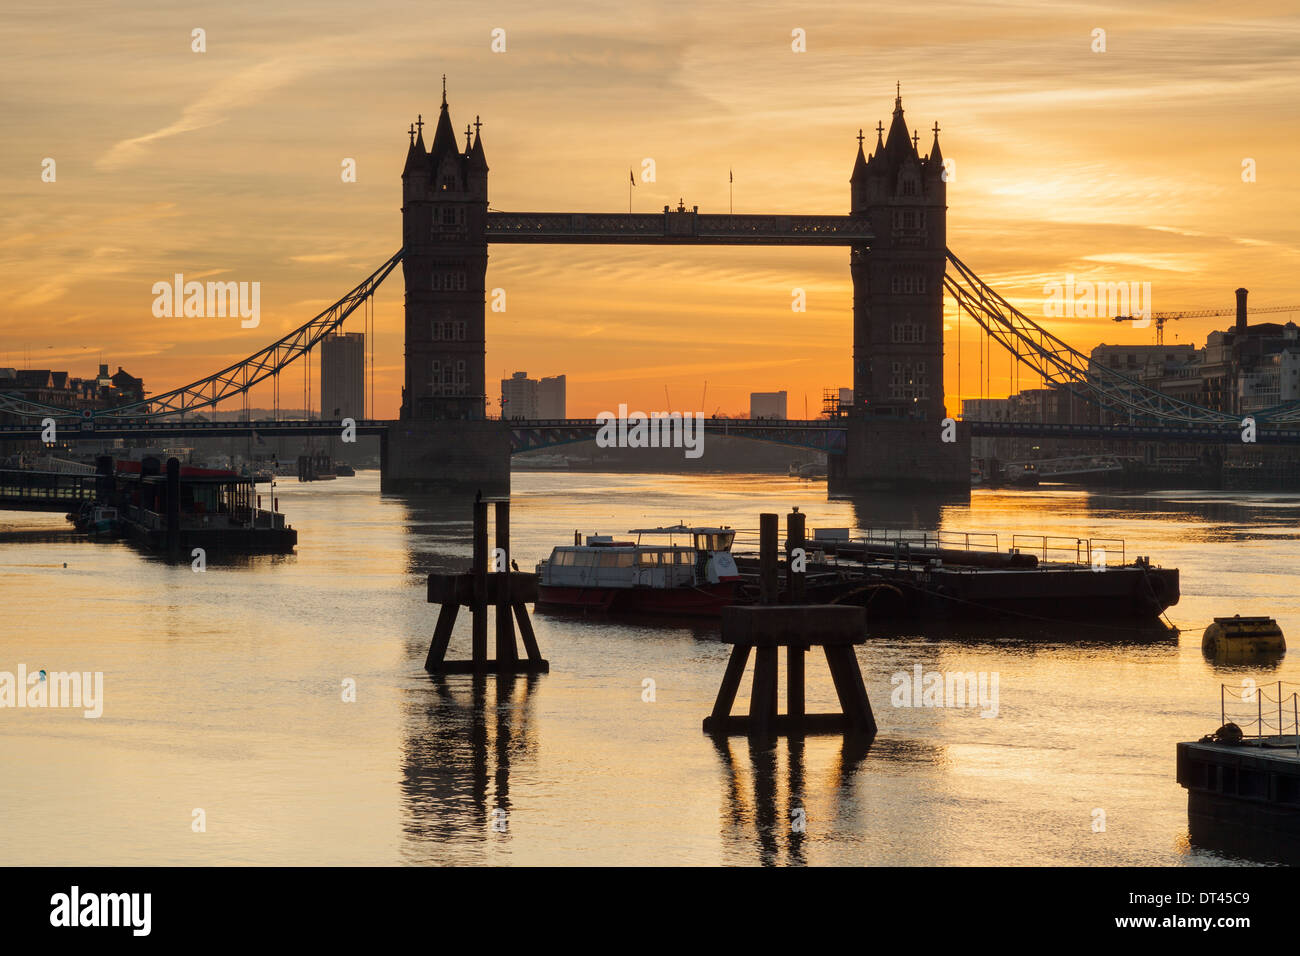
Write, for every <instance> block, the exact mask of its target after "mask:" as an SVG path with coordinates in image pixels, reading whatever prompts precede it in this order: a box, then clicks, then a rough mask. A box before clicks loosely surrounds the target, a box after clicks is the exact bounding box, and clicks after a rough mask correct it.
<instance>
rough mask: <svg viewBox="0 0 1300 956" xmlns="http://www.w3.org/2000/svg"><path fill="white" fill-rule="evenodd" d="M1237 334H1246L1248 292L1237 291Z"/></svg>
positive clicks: (1243, 290)
mask: <svg viewBox="0 0 1300 956" xmlns="http://www.w3.org/2000/svg"><path fill="white" fill-rule="evenodd" d="M1237 334H1238V335H1245V334H1246V290H1245V289H1238V290H1237Z"/></svg>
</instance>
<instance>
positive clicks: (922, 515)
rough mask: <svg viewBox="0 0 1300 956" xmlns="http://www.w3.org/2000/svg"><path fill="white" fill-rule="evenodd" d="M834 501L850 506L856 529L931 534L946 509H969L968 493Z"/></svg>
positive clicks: (858, 496)
mask: <svg viewBox="0 0 1300 956" xmlns="http://www.w3.org/2000/svg"><path fill="white" fill-rule="evenodd" d="M834 500H836V501H844V502H847V503H848V504H849V506H850V510H851V511H852V513H853V520H854V523H855V524H856V526H857V527H859V528H891V529H892V528H899V529H909V530H926V531H933V530H934V529H936V528H938V527H940V524H941V521H940V519H941V517H942V515H943V513H944V512H945V511H946V510H948V509H951V508H966V507H968V506H969V504H970V493H969V492H966V493H961V492H957V493H937V492H922V493H908V492H876V493H873V494H870V495H864V494H854V495H842V496H841V495H837V496H836V497H835V499H834Z"/></svg>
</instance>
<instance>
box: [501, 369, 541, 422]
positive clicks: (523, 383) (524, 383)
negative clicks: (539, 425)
mask: <svg viewBox="0 0 1300 956" xmlns="http://www.w3.org/2000/svg"><path fill="white" fill-rule="evenodd" d="M501 417H502V418H536V417H537V380H536V379H533V378H529V377H528V373H527V372H515V374H514V375H512V376H510V378H503V379H502V380H501Z"/></svg>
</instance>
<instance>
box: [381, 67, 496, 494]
mask: <svg viewBox="0 0 1300 956" xmlns="http://www.w3.org/2000/svg"><path fill="white" fill-rule="evenodd" d="M481 126H482V124H480V123H479V122H478V121H477V119H476V120H475V122H474V123H473V124H472V129H466V131H465V146H464V150H463V151H462V149H461V146H460V143H459V141H458V140H457V137H456V131H455V129H454V128H453V127H452V124H451V115H450V113H449V111H448V108H447V86H446V79H445V78H444V80H443V90H442V106H441V108H440V110H439V113H438V122H437V125H436V126H435V127H434V131H433V143H432V145H431V146H429V148H428V149H427V150H426V148H425V145H424V122H423V118H422V117H421V118H420V119H419V121H418V122H417V123H415V124H413V125H412V127H411V130H410V146H409V148H408V150H407V154H406V165H405V166H404V167H403V169H402V246H403V248H404V250H405V252H404V254H403V257H402V273H403V276H404V277H405V280H406V314H405V325H406V328H405V331H406V353H405V376H404V379H403V384H402V407H401V413H400V416H399V417H400V420H399V422H398V423H397V427H395V428H393V429H391V430H390V433H389V434H388V436H387V437H386V439H385V440H384V441H383V442H382V443H381V456H382V462H383V478H382V483H381V487H382V488H383V490H384V491H389V492H443V493H445V492H461V493H468V494H474V493H476V492H479V491H481V492H482V493H483V494H491V495H500V494H508V493H509V491H510V431H509V429H508V428H507V427H506V426H505V424H504V423H503V422H500V421H493V420H488V418H487V387H486V375H485V367H484V361H485V357H486V341H487V324H486V309H485V305H486V301H485V300H486V278H487V204H488V165H487V158H486V156H485V154H484V151H483V136H482V132H481Z"/></svg>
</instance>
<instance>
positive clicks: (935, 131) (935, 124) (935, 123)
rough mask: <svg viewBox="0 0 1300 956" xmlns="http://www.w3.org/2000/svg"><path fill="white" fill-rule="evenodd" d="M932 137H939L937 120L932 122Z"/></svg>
mask: <svg viewBox="0 0 1300 956" xmlns="http://www.w3.org/2000/svg"><path fill="white" fill-rule="evenodd" d="M934 135H935V138H938V136H939V121H938V120H935V121H934Z"/></svg>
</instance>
